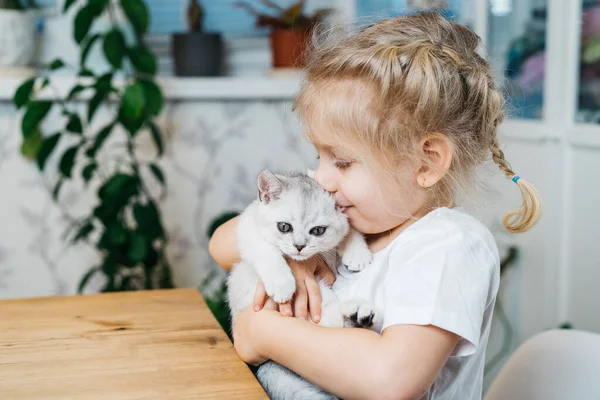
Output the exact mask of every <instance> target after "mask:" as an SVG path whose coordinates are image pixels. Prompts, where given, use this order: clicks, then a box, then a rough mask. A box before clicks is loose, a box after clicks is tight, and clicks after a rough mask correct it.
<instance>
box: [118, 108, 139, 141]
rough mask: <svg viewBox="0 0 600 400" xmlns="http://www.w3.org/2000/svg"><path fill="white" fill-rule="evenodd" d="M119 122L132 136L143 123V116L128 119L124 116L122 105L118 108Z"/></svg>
mask: <svg viewBox="0 0 600 400" xmlns="http://www.w3.org/2000/svg"><path fill="white" fill-rule="evenodd" d="M119 122H120V123H121V125H123V127H124V128H125V129H127V131H128V132H129V134H130V135H131V136H132V137H133V136H135V135H136V133H137V132H138V131H139V130H140V129H141V128H142V126H143V125H144V118H138V119H129V118H127V117H126V116H125V114H124V112H123V107H121V108H119Z"/></svg>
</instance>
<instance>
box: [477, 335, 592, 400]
mask: <svg viewBox="0 0 600 400" xmlns="http://www.w3.org/2000/svg"><path fill="white" fill-rule="evenodd" d="M571 399H577V400H588V399H590V400H598V399H600V335H598V334H594V333H589V332H582V331H576V330H551V331H546V332H543V333H540V334H538V335H536V336H534V337H532V338H531V339H529V340H527V341H526V342H524V343H523V344H522V345H521V346H520V347H519V348H518V349H517V350H516V351H515V352H514V354H512V355H511V357H510V358H509V359H508V361H507V362H506V364H505V365H504V367H502V370H501V371H500V373H499V374H498V376H497V377H496V379H495V380H494V381H493V382H492V385H491V386H490V388H489V389H488V391H487V393H486V395H485V397H484V400H571Z"/></svg>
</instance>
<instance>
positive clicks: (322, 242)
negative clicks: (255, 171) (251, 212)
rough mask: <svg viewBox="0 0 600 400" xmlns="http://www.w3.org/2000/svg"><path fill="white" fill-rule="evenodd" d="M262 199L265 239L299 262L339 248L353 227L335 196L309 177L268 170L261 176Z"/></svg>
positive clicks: (261, 221) (259, 194)
mask: <svg viewBox="0 0 600 400" xmlns="http://www.w3.org/2000/svg"><path fill="white" fill-rule="evenodd" d="M258 198H259V200H260V204H259V209H260V217H259V220H258V221H257V222H258V223H259V224H261V228H262V231H263V233H264V234H265V237H266V238H267V240H268V241H269V243H271V244H273V245H275V246H277V248H279V250H281V252H282V253H283V254H285V255H288V256H289V257H291V258H293V259H296V260H306V259H307V258H309V257H311V256H313V255H315V254H317V253H321V252H324V251H327V250H331V249H333V248H335V247H336V246H337V245H338V244H339V243H340V242H341V241H342V239H343V238H344V236H346V234H347V233H348V229H349V228H350V225H349V223H348V219H347V217H346V215H345V214H344V213H342V212H341V210H340V209H339V208H338V207H336V204H335V200H334V199H333V196H331V194H329V193H328V192H326V191H325V190H324V189H322V188H321V186H319V184H318V183H317V182H315V180H314V179H312V178H311V177H309V176H308V175H306V174H301V173H296V174H285V175H279V174H278V175H274V174H272V173H271V172H269V171H268V170H264V171H263V172H261V173H260V175H259V177H258Z"/></svg>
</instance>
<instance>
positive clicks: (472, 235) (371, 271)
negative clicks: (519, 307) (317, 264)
mask: <svg viewBox="0 0 600 400" xmlns="http://www.w3.org/2000/svg"><path fill="white" fill-rule="evenodd" d="M499 282H500V261H499V256H498V248H497V246H496V242H495V241H494V238H493V236H492V234H491V233H490V231H489V230H488V229H487V228H486V227H485V226H484V225H483V224H482V223H481V222H479V221H478V220H476V219H475V218H473V217H472V216H470V215H468V214H466V213H465V212H463V211H462V210H460V209H449V208H439V209H436V210H434V211H432V212H430V213H429V214H427V215H426V216H424V217H423V218H421V219H420V220H418V221H416V222H415V223H413V224H412V225H411V226H409V227H408V228H407V229H406V230H405V231H403V232H402V233H400V235H398V236H397V237H396V238H394V240H393V241H392V242H391V243H390V244H389V245H388V246H387V247H386V248H384V249H382V250H380V251H378V252H377V253H375V254H374V256H373V262H372V263H371V265H370V266H368V267H367V268H366V269H364V270H363V271H361V272H358V273H352V272H349V271H340V276H339V277H338V279H337V281H336V282H335V284H334V286H333V289H334V291H335V293H336V294H337V295H338V297H339V298H340V299H341V300H342V301H344V300H351V299H365V300H367V301H369V302H370V303H371V304H373V305H374V306H375V309H376V310H377V311H378V312H381V313H382V315H383V326H381V327H380V328H379V327H376V329H379V331H380V332H383V330H385V329H386V328H387V327H389V326H392V325H396V324H413V325H435V326H437V327H439V328H442V329H445V330H447V331H450V332H453V333H455V334H457V335H458V336H460V338H461V339H460V340H459V342H458V344H457V346H456V348H455V349H454V352H453V353H452V355H451V356H450V358H449V359H448V361H447V362H446V364H445V365H444V366H443V368H442V370H441V371H440V373H439V375H438V376H437V378H436V380H435V382H434V383H433V385H432V386H431V388H430V390H429V392H428V393H427V394H426V395H425V396H424V397H423V399H428V400H429V399H436V400H440V399H444V400H445V399H448V400H450V399H452V400H454V399H460V400H475V399H477V400H480V399H481V396H482V382H483V367H484V363H485V348H486V345H487V341H488V337H489V333H490V326H491V323H492V311H493V309H494V303H495V301H496V293H497V292H498V285H499Z"/></svg>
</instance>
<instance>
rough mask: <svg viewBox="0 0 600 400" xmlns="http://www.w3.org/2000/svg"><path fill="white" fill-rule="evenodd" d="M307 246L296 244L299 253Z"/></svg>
mask: <svg viewBox="0 0 600 400" xmlns="http://www.w3.org/2000/svg"><path fill="white" fill-rule="evenodd" d="M305 247H306V246H298V245H296V248H297V249H298V253H300V252H301V251H302V249H303V248H305Z"/></svg>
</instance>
